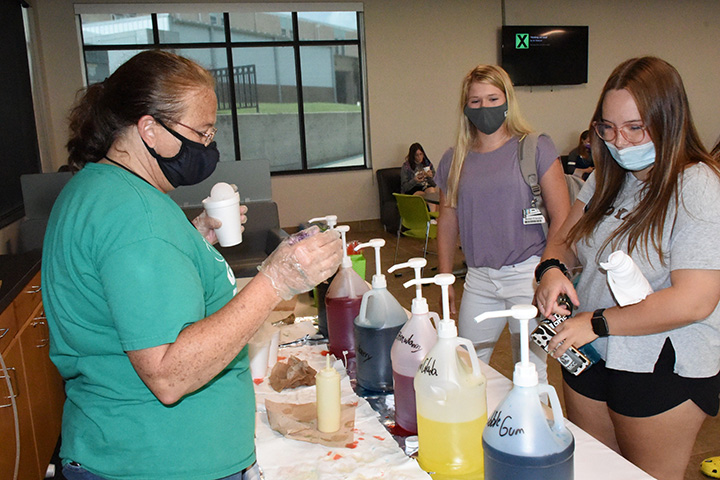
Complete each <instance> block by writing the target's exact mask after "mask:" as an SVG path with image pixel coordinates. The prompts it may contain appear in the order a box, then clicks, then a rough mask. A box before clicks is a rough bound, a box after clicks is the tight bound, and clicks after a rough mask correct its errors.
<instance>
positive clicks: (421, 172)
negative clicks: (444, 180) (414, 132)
mask: <svg viewBox="0 0 720 480" xmlns="http://www.w3.org/2000/svg"><path fill="white" fill-rule="evenodd" d="M434 176H435V167H433V164H432V162H431V161H430V160H429V159H428V158H427V156H426V155H425V150H423V147H422V145H420V144H419V143H413V144H412V145H410V151H409V152H408V155H407V157H405V163H403V166H402V170H401V171H400V193H404V194H406V195H420V196H425V193H435V192H436V191H437V185H435V180H433V177H434ZM429 208H430V211H435V210H436V209H437V205H434V204H430V205H429Z"/></svg>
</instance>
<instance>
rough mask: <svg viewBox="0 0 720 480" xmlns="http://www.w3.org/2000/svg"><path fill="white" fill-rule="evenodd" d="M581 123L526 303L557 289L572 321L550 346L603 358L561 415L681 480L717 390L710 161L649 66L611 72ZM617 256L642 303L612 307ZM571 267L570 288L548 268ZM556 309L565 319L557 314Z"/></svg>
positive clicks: (718, 177) (547, 306)
mask: <svg viewBox="0 0 720 480" xmlns="http://www.w3.org/2000/svg"><path fill="white" fill-rule="evenodd" d="M592 119H593V122H592V126H593V129H592V139H591V143H592V150H593V158H594V159H595V165H596V169H595V172H594V173H593V174H592V175H591V176H590V177H589V179H588V181H587V182H586V185H585V187H583V190H582V191H581V192H580V194H579V195H578V199H577V201H576V202H575V204H574V205H573V207H572V210H571V212H570V215H569V216H568V218H567V220H566V221H565V223H564V224H563V226H562V227H561V230H560V231H559V232H558V235H557V236H556V237H554V238H552V239H551V241H550V243H549V245H548V247H547V249H546V251H545V254H544V256H543V262H542V263H541V264H540V266H539V267H538V276H540V277H541V280H540V284H539V286H538V288H537V303H538V306H539V308H540V310H541V312H542V313H543V314H544V315H549V314H551V313H552V312H553V311H555V312H558V313H559V312H560V311H561V309H560V307H557V306H553V305H556V304H555V299H556V298H557V296H558V295H559V294H560V293H562V292H565V293H567V294H568V295H569V297H570V299H571V300H572V301H573V303H574V304H575V305H578V306H579V308H578V313H576V314H575V315H574V316H573V317H571V318H570V319H568V320H567V321H566V322H565V323H563V324H562V325H561V326H560V327H558V333H557V335H556V336H555V337H554V338H553V340H552V341H551V342H550V348H553V349H556V350H555V353H554V355H555V356H560V355H562V354H563V353H564V352H565V350H567V348H568V347H569V346H570V345H574V346H576V347H580V346H582V345H585V344H586V343H589V342H593V346H594V347H595V348H596V350H598V352H599V353H600V354H601V356H602V357H603V361H600V362H598V364H596V365H593V366H592V368H590V369H589V370H587V371H586V372H583V373H582V374H581V375H579V376H578V377H572V376H571V375H566V374H565V372H563V375H564V389H563V390H564V397H565V404H566V407H567V413H568V418H569V419H570V420H572V421H573V422H574V423H576V424H577V425H578V426H580V427H582V428H583V429H584V430H586V431H587V432H588V433H590V434H591V435H593V436H595V437H596V438H598V439H599V440H601V441H602V442H604V443H605V444H606V445H608V446H610V447H611V448H613V449H615V450H617V451H619V452H620V453H621V454H622V455H623V456H624V457H626V458H627V459H628V460H630V461H631V462H633V463H635V464H636V465H638V466H639V467H640V468H642V469H643V470H645V471H647V472H648V473H649V474H651V475H652V476H653V477H655V478H658V479H661V480H682V479H683V478H684V474H685V469H686V467H687V463H688V460H689V458H690V454H691V452H692V447H693V444H694V442H695V437H696V436H697V433H698V431H699V430H700V427H701V426H702V423H703V421H704V420H705V418H707V416H708V415H717V413H718V404H719V401H718V393H720V373H718V372H719V371H720V311H719V310H718V301H720V256H718V253H717V252H718V250H720V241H719V240H718V239H719V238H720V220H718V217H717V213H716V205H718V204H719V203H720V161H719V160H718V159H717V158H715V159H713V158H712V157H711V156H710V155H708V154H707V152H706V151H705V149H704V147H703V146H702V143H701V142H700V140H699V138H698V134H697V131H696V130H695V127H694V125H693V121H692V117H691V115H690V108H689V106H688V101H687V95H686V94H685V88H684V87H683V83H682V79H681V78H680V75H679V74H678V72H677V70H675V68H673V67H672V66H671V65H669V64H668V63H667V62H665V61H663V60H660V59H658V58H654V57H643V58H634V59H631V60H627V61H626V62H623V63H622V64H620V65H619V66H618V67H617V68H616V69H615V70H614V71H613V73H612V74H611V75H610V77H609V78H608V80H607V82H606V84H605V87H604V88H603V90H602V93H601V94H600V100H599V101H598V104H597V107H596V109H595V113H594V114H593V118H592ZM616 250H622V251H623V252H625V253H626V254H628V255H630V256H631V257H632V258H633V260H634V261H635V263H636V264H637V265H638V267H639V268H640V271H641V272H642V273H643V274H644V275H645V277H646V278H647V279H648V281H649V282H650V285H651V286H652V288H653V290H654V293H651V294H650V295H648V296H647V297H646V298H645V299H644V300H642V301H640V302H639V303H636V304H633V305H628V306H624V307H619V306H618V305H617V304H616V302H615V300H614V298H613V296H612V294H611V291H610V289H609V287H608V284H607V280H606V275H605V273H604V272H603V271H602V269H601V268H600V266H599V262H604V261H607V257H608V255H609V254H610V253H612V252H614V251H616ZM578 264H579V265H582V266H583V267H584V268H583V274H582V275H581V277H580V281H579V283H578V285H577V291H576V290H575V289H574V288H573V285H572V283H571V282H570V281H569V280H568V279H567V278H566V277H565V276H564V275H563V274H562V272H561V268H562V267H561V266H562V265H566V266H567V267H568V268H569V267H572V266H575V265H578ZM565 313H566V312H565Z"/></svg>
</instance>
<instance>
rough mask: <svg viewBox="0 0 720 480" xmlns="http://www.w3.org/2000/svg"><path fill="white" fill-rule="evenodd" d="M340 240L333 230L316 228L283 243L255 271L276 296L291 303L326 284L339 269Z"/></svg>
mask: <svg viewBox="0 0 720 480" xmlns="http://www.w3.org/2000/svg"><path fill="white" fill-rule="evenodd" d="M341 260H342V240H340V234H339V233H338V232H337V231H335V230H327V231H325V232H322V233H320V229H319V228H318V227H317V226H312V227H310V228H308V229H306V230H302V231H300V232H298V233H295V234H293V235H291V236H290V237H288V238H286V239H285V240H283V241H282V243H281V244H280V245H278V247H277V248H276V249H275V251H274V252H273V253H271V254H270V256H269V257H268V258H266V259H265V261H264V262H263V263H262V264H261V265H260V266H259V267H258V270H259V271H260V272H261V273H263V274H264V275H265V276H266V277H268V278H269V279H270V281H271V282H272V285H273V287H274V288H275V291H276V292H277V294H278V295H279V296H280V298H282V299H283V300H290V299H291V298H292V297H294V296H295V295H297V294H298V293H303V292H307V291H308V290H310V289H312V288H313V287H315V286H316V285H318V284H319V283H321V282H323V281H325V280H327V279H328V278H329V277H330V276H331V275H332V274H333V273H335V271H336V270H337V269H338V267H339V266H340V261H341Z"/></svg>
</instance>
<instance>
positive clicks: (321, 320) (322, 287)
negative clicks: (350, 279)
mask: <svg viewBox="0 0 720 480" xmlns="http://www.w3.org/2000/svg"><path fill="white" fill-rule="evenodd" d="M315 222H325V223H326V224H327V226H328V229H330V230H332V229H334V228H335V225H337V215H326V216H324V217H315V218H311V219H310V220H309V221H308V223H315ZM333 280H335V275H333V276H331V277H330V278H328V279H327V280H325V281H324V282H321V283H320V284H319V285H318V286H317V287H315V289H314V290H313V293H314V295H315V302H316V304H317V309H318V332H320V334H321V335H322V336H323V337H325V338H328V330H327V309H326V308H325V295H327V291H328V288H329V287H330V284H331V283H332V281H333Z"/></svg>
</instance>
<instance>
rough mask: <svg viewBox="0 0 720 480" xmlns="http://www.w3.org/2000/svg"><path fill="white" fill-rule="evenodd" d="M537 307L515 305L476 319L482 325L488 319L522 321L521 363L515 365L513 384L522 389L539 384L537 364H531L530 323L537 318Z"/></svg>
mask: <svg viewBox="0 0 720 480" xmlns="http://www.w3.org/2000/svg"><path fill="white" fill-rule="evenodd" d="M537 313H538V311H537V307H535V306H534V305H513V306H512V307H511V308H510V310H498V311H494V312H485V313H481V314H480V315H478V316H477V317H475V321H476V322H478V323H480V322H482V321H483V320H486V319H488V318H499V317H514V318H517V319H518V320H520V361H519V362H518V363H516V364H515V372H514V373H513V383H514V384H515V385H518V386H520V387H533V386H535V385H537V384H538V375H537V371H536V370H535V364H534V363H531V362H530V353H529V350H528V349H529V345H528V342H529V338H530V331H529V330H530V329H529V326H528V323H529V322H530V319H531V318H535V317H536V316H537Z"/></svg>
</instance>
